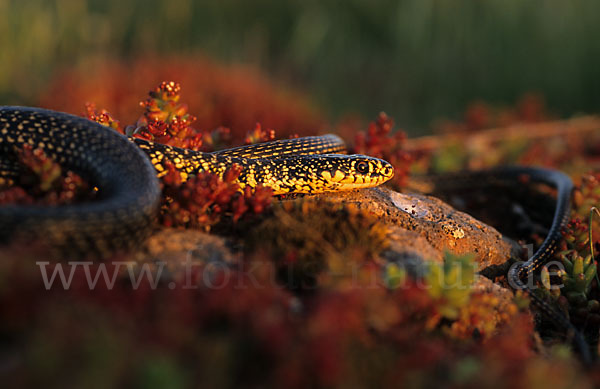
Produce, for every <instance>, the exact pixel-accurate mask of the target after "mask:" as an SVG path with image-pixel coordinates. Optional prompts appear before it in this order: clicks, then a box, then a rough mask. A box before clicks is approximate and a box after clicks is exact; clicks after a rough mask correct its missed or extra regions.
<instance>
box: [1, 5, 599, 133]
mask: <svg viewBox="0 0 600 389" xmlns="http://www.w3.org/2000/svg"><path fill="white" fill-rule="evenodd" d="M597 15H600V2H595V1H592V0H571V1H564V0H485V1H483V0H454V1H450V0H406V1H392V0H380V1H368V0H345V1H335V0H292V1H279V0H273V1H270V0H252V1H248V0H215V1H192V0H169V1H159V0H131V1H122V0H87V1H83V0H82V1H68V0H26V1H22V0H0V49H1V50H0V103H7V104H8V103H11V104H15V103H24V104H31V103H35V98H36V94H37V93H38V91H39V90H40V88H41V87H43V85H44V83H45V82H47V80H48V79H49V78H50V77H51V75H52V73H53V71H54V70H55V69H56V68H57V67H60V66H65V65H71V64H77V63H81V61H82V60H83V59H85V58H87V57H90V56H118V57H125V58H126V57H132V56H135V55H138V54H140V53H145V52H160V53H161V54H162V55H169V54H172V53H184V54H185V53H195V52H204V53H208V54H209V55H211V56H214V57H217V58H219V59H221V60H223V61H225V62H243V63H248V64H252V65H255V66H257V67H259V68H261V69H262V70H263V71H264V72H267V73H268V74H271V75H272V76H273V77H274V78H275V79H276V80H277V81H278V82H282V83H284V84H287V85H290V86H291V87H296V88H300V89H304V90H305V91H306V92H307V93H308V94H310V95H311V96H312V97H313V99H314V100H315V101H316V102H317V103H318V104H319V105H321V106H322V107H323V110H324V111H325V112H326V113H328V114H329V115H330V117H331V119H332V120H335V119H336V118H337V117H339V116H340V115H342V114H344V113H347V112H356V113H359V114H361V115H363V116H364V117H366V118H373V117H374V116H375V115H376V114H377V112H379V111H380V110H385V111H386V112H388V113H389V114H390V115H392V116H393V117H394V118H396V121H397V122H398V123H399V124H400V125H401V126H403V127H405V128H407V129H408V130H409V132H412V133H414V132H416V131H417V130H419V129H424V128H426V127H427V126H428V124H429V123H430V122H431V121H432V120H433V119H435V118H437V117H440V116H450V117H458V116H459V115H460V113H461V112H462V111H463V110H464V107H465V105H466V104H467V103H468V102H469V101H472V100H474V99H484V100H487V101H490V102H492V103H497V104H512V103H513V102H514V101H515V100H516V99H517V98H518V97H519V96H520V95H521V94H523V93H524V92H527V91H537V92H539V93H541V94H543V95H544V96H545V97H546V101H547V103H548V106H549V108H550V109H551V110H552V111H553V112H555V113H556V114H558V115H563V116H564V115H571V114H573V113H577V112H598V111H599V110H600V41H599V40H598V37H600V23H598V18H597ZM90 71H93V70H90Z"/></svg>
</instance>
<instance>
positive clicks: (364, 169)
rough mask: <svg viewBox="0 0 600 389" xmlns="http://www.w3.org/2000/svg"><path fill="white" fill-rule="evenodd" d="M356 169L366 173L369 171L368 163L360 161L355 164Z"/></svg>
mask: <svg viewBox="0 0 600 389" xmlns="http://www.w3.org/2000/svg"><path fill="white" fill-rule="evenodd" d="M356 170H357V171H358V172H359V173H361V174H367V173H368V172H369V164H368V163H367V162H365V161H361V162H359V163H357V164H356Z"/></svg>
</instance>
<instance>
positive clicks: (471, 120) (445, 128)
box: [434, 93, 550, 134]
mask: <svg viewBox="0 0 600 389" xmlns="http://www.w3.org/2000/svg"><path fill="white" fill-rule="evenodd" d="M549 119H550V116H549V115H548V114H547V112H546V108H545V105H544V99H543V97H542V96H541V95H539V94H536V93H527V94H524V95H523V96H522V97H521V98H520V99H519V101H517V103H516V107H515V108H495V107H493V106H492V105H490V104H488V103H486V102H483V101H480V100H478V101H475V102H473V103H471V104H469V105H468V106H467V109H466V110H465V113H464V115H463V121H462V122H460V121H452V120H448V119H441V120H439V121H438V123H437V124H435V125H434V131H435V132H437V133H442V134H444V133H445V134H450V133H469V132H476V131H480V130H483V129H486V128H492V127H507V126H511V125H514V124H518V123H538V122H542V121H544V120H549Z"/></svg>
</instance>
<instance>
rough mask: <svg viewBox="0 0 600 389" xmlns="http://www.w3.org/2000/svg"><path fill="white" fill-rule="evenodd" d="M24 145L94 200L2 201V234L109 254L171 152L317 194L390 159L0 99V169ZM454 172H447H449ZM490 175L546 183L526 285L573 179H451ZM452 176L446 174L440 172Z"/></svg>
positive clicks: (322, 142) (134, 228) (156, 192)
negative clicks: (193, 140) (109, 119)
mask: <svg viewBox="0 0 600 389" xmlns="http://www.w3.org/2000/svg"><path fill="white" fill-rule="evenodd" d="M24 144H30V145H31V146H32V147H36V148H42V149H43V150H44V151H45V153H46V154H47V155H48V156H49V157H50V158H52V159H54V160H55V161H57V162H58V163H59V164H60V165H61V166H64V167H66V168H68V169H71V170H73V171H75V172H76V173H78V174H80V175H81V176H82V177H84V178H86V180H89V182H90V183H91V184H93V185H95V186H96V187H98V188H99V195H98V197H97V200H96V201H93V202H90V203H84V204H74V205H68V206H59V207H42V206H16V205H15V206H2V207H0V243H3V242H4V243H6V242H7V241H9V240H10V239H11V237H13V236H14V235H15V234H17V233H30V234H33V233H35V235H37V236H43V237H46V238H50V239H49V240H50V241H62V242H67V243H68V245H69V246H70V247H72V248H74V249H76V250H80V251H86V250H87V251H89V250H91V251H98V252H102V253H110V252H113V251H115V250H118V249H122V248H128V247H130V245H131V244H132V243H135V242H138V241H140V240H143V239H144V238H145V237H146V236H148V235H149V233H150V231H151V226H152V223H153V220H154V218H155V216H156V213H157V210H158V206H159V201H160V188H159V183H158V179H157V177H161V176H162V175H164V174H166V171H167V169H166V166H165V163H166V162H167V161H169V162H170V163H171V164H173V165H174V166H175V167H176V169H177V171H178V172H179V173H180V174H181V177H182V179H184V180H186V179H187V178H188V177H189V176H191V175H194V174H196V173H198V172H201V171H208V172H213V173H215V174H217V175H219V176H223V174H224V173H225V171H226V170H227V169H229V168H230V167H231V166H232V164H234V163H237V164H239V165H241V166H242V167H243V170H242V173H241V174H240V177H239V178H238V182H239V184H240V186H241V187H242V188H243V187H245V186H250V187H256V186H257V185H259V184H260V185H263V186H267V187H270V188H272V189H273V191H274V193H275V194H285V193H320V192H327V191H337V190H347V189H354V188H364V187H373V186H377V185H380V184H382V183H384V182H385V181H387V180H389V179H390V178H391V177H392V176H393V174H394V172H393V168H392V166H391V165H390V164H389V163H388V162H386V161H382V160H380V159H377V158H372V157H367V156H363V155H344V154H341V153H344V152H345V146H344V144H343V142H342V140H341V139H340V138H338V137H337V136H335V135H325V136H320V137H306V138H298V139H289V140H283V141H275V142H267V143H262V144H257V145H250V146H242V147H238V148H234V149H228V150H223V151H220V152H214V153H201V152H196V151H191V150H185V149H180V148H176V147H171V146H165V145H161V144H157V143H153V142H149V141H146V140H142V139H137V138H130V139H127V137H125V136H123V135H120V134H118V133H116V132H114V131H112V130H109V129H107V128H106V127H104V126H102V125H100V124H97V123H95V122H92V121H89V120H87V119H83V118H80V117H76V116H72V115H68V114H65V113H60V112H54V111H49V110H44V109H39V108H25V107H0V152H1V154H0V178H2V177H3V176H7V177H10V176H11V175H13V176H14V175H15V174H18V171H17V170H16V169H15V167H14V163H13V162H12V161H14V160H15V157H16V150H17V149H19V148H20V147H22V146H23V145H24ZM449 177H451V176H449ZM461 177H462V178H463V179H466V181H468V182H471V183H473V182H478V183H482V182H483V183H486V182H493V181H494V180H500V181H507V180H508V181H512V182H518V180H519V179H521V178H523V177H526V178H527V180H529V181H531V182H536V183H541V184H545V185H550V186H553V187H555V188H556V190H557V203H556V209H555V213H554V218H553V222H552V225H551V228H550V230H549V233H548V235H547V237H546V238H545V240H544V241H543V243H542V245H541V246H540V248H539V249H538V250H537V251H536V252H535V253H534V254H533V255H532V256H531V257H530V258H529V259H528V260H527V261H526V262H524V263H523V264H521V265H519V266H514V267H513V268H511V270H510V271H509V273H508V279H509V282H510V283H511V285H512V286H513V287H515V288H519V289H524V290H528V285H527V284H526V283H525V282H524V279H526V278H527V277H529V276H530V275H532V274H533V273H534V272H535V271H536V270H537V269H538V268H539V267H540V266H543V265H544V264H545V263H546V262H547V261H548V260H549V259H550V257H551V255H552V253H553V252H554V250H555V249H556V247H557V245H558V242H559V241H560V239H561V238H562V236H561V229H562V228H563V227H564V225H565V223H566V221H567V218H568V216H569V207H570V199H571V191H572V188H573V184H572V182H571V180H570V179H569V177H568V176H566V175H564V174H562V173H560V172H557V171H552V170H546V169H539V168H526V167H507V168H500V169H494V170H487V171H480V172H467V173H466V174H465V173H463V174H462V175H460V176H456V177H454V178H453V181H454V184H456V183H457V182H459V181H460V178H461ZM446 179H448V177H446ZM531 297H532V301H533V302H534V303H535V304H536V305H538V306H539V307H540V308H541V310H542V311H543V312H544V313H546V314H547V315H548V316H549V317H551V318H552V319H553V320H554V321H555V322H556V323H557V324H559V325H561V326H562V327H563V328H565V329H567V330H574V327H573V326H572V325H571V323H570V322H569V321H568V319H566V318H565V317H564V315H562V314H561V313H559V312H557V311H556V310H555V309H554V308H553V307H552V306H550V305H549V304H547V303H546V302H545V301H543V300H542V299H540V298H539V297H537V296H536V295H535V294H533V293H531ZM574 333H575V338H576V339H575V340H576V342H577V344H578V347H579V348H580V351H581V353H582V354H584V359H586V358H587V359H589V355H588V356H587V357H586V352H589V351H587V347H586V346H585V342H584V341H583V339H582V337H581V335H580V334H579V332H578V331H576V330H575V331H574Z"/></svg>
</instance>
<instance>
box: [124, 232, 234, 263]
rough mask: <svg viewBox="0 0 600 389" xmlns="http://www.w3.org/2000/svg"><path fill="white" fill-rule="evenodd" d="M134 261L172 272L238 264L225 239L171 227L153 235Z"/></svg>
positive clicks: (137, 253) (136, 254)
mask: <svg viewBox="0 0 600 389" xmlns="http://www.w3.org/2000/svg"><path fill="white" fill-rule="evenodd" d="M134 258H135V260H137V261H139V262H144V263H155V264H156V263H163V264H165V265H166V268H167V270H171V271H176V270H178V269H181V268H182V267H185V266H189V265H197V264H217V265H218V266H229V265H232V264H234V263H235V262H236V257H235V256H234V255H233V254H232V252H231V250H230V249H229V248H228V247H227V245H226V242H225V240H224V239H223V238H221V237H219V236H215V235H209V234H207V233H204V232H202V231H198V230H177V229H171V228H166V229H163V230H161V231H159V232H157V233H156V234H154V235H152V236H151V237H150V238H149V239H148V240H147V241H146V242H145V243H144V245H143V246H142V247H141V248H140V250H139V251H138V252H136V253H135V257H134Z"/></svg>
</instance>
